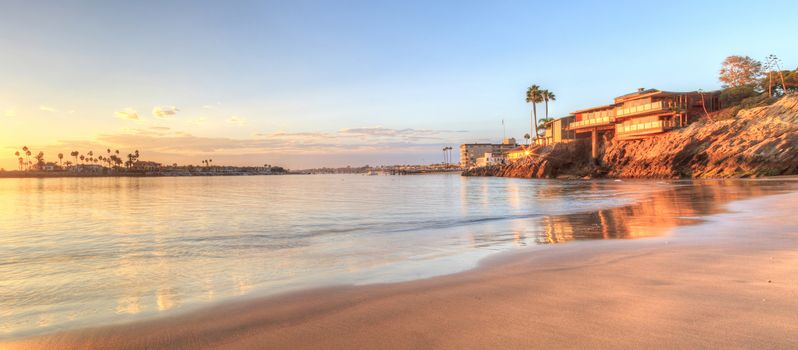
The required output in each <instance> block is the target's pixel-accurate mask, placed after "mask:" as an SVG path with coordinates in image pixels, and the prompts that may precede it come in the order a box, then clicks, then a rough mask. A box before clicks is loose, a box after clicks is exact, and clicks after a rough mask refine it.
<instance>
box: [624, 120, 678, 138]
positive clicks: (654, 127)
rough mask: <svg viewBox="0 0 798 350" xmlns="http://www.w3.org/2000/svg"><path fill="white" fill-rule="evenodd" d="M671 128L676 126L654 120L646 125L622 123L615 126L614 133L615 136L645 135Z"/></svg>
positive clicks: (669, 122) (668, 122)
mask: <svg viewBox="0 0 798 350" xmlns="http://www.w3.org/2000/svg"><path fill="white" fill-rule="evenodd" d="M673 127H676V124H675V123H673V122H672V121H666V120H655V121H650V122H646V123H624V124H617V125H615V133H616V134H617V135H634V134H646V133H651V132H658V131H665V130H667V129H670V128H673Z"/></svg>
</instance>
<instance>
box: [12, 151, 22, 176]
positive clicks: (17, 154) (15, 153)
mask: <svg viewBox="0 0 798 350" xmlns="http://www.w3.org/2000/svg"><path fill="white" fill-rule="evenodd" d="M14 156H16V157H17V158H19V159H20V162H19V170H20V171H22V161H21V159H22V158H20V156H19V151H16V152H14Z"/></svg>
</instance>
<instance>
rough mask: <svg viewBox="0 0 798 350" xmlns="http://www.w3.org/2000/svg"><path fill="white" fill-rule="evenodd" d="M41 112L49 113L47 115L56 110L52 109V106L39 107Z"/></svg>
mask: <svg viewBox="0 0 798 350" xmlns="http://www.w3.org/2000/svg"><path fill="white" fill-rule="evenodd" d="M39 110H40V111H43V112H47V113H51V112H55V111H56V109H55V108H53V107H50V106H44V105H42V106H39Z"/></svg>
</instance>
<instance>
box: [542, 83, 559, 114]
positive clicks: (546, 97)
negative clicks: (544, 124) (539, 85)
mask: <svg viewBox="0 0 798 350" xmlns="http://www.w3.org/2000/svg"><path fill="white" fill-rule="evenodd" d="M540 97H543V102H544V103H546V119H549V101H557V96H554V93H553V92H551V91H549V90H543V91H541V93H540Z"/></svg>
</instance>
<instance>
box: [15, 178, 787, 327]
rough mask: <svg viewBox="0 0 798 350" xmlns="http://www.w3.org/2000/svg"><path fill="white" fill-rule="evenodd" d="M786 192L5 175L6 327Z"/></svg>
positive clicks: (721, 187) (570, 234)
mask: <svg viewBox="0 0 798 350" xmlns="http://www.w3.org/2000/svg"><path fill="white" fill-rule="evenodd" d="M783 187H784V186H783V184H780V183H779V182H777V181H770V182H768V181H743V180H738V181H708V182H700V183H683V182H676V183H671V182H662V181H625V182H614V181H591V182H587V181H546V180H524V179H504V178H463V177H460V176H456V175H427V176H356V175H341V176H332V175H327V176H250V177H195V178H63V179H0V208H2V211H0V224H2V225H1V226H0V227H1V229H2V231H0V316H2V317H1V318H0V337H16V336H22V335H28V334H35V333H40V332H43V331H50V330H56V329H66V328H71V327H78V326H85V325H93V324H101V323H106V322H116V321H124V320H129V319H133V318H135V317H142V316H146V315H153V314H156V313H163V312H171V311H174V310H180V309H185V308H188V307H191V306H197V305H202V304H203V303H208V302H211V301H216V300H220V299H224V298H229V297H233V296H239V295H262V294H269V293H275V292H280V291H284V290H286V289H293V288H301V287H308V286H317V285H322V284H332V283H355V284H358V283H371V282H386V281H399V280H406V279H412V278H420V277H428V276H432V275H438V274H444V273H450V272H455V271H460V270H464V269H468V268H470V267H473V266H474V265H475V264H476V262H477V261H478V260H479V259H480V258H482V257H484V256H486V255H488V254H490V253H493V252H497V251H503V250H507V249H511V248H513V247H519V246H531V245H539V244H547V243H560V242H565V241H570V240H574V239H606V238H636V237H647V236H655V235H662V234H664V233H666V231H667V229H669V228H670V227H672V226H673V225H675V224H679V223H681V222H682V221H684V220H688V219H686V217H691V216H692V217H697V216H701V215H705V214H706V213H708V212H709V211H710V210H711V207H712V206H713V205H714V204H715V203H717V202H719V201H728V200H733V199H737V198H740V197H744V196H751V195H756V194H763V193H767V192H769V191H771V192H772V191H773V190H774V189H775V188H783ZM633 201H638V203H637V204H635V205H627V204H629V203H632V202H633ZM564 214H574V215H564Z"/></svg>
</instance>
